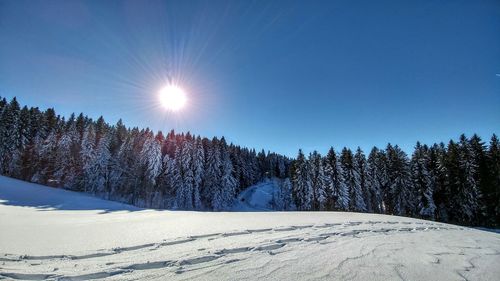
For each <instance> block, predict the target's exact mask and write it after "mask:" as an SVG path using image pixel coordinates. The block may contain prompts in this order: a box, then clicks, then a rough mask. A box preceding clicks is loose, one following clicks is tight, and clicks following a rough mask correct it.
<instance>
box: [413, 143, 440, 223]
mask: <svg viewBox="0 0 500 281" xmlns="http://www.w3.org/2000/svg"><path fill="white" fill-rule="evenodd" d="M429 162H430V159H429V154H428V149H427V147H426V146H422V145H421V144H420V142H417V145H416V146H415V151H414V152H413V155H412V159H411V172H412V180H413V188H414V190H415V192H416V202H415V206H416V208H417V209H416V211H415V214H416V215H419V216H421V217H423V218H427V219H434V212H435V210H436V206H435V205H434V199H433V193H434V181H433V179H432V176H431V173H430V172H429V170H428V166H429Z"/></svg>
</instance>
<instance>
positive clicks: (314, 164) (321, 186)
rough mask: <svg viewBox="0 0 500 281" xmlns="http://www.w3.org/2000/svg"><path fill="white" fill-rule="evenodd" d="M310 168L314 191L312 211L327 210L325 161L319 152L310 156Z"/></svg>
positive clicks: (312, 194) (312, 193)
mask: <svg viewBox="0 0 500 281" xmlns="http://www.w3.org/2000/svg"><path fill="white" fill-rule="evenodd" d="M309 167H310V169H309V173H310V178H311V191H312V192H311V197H312V198H311V210H314V211H316V210H320V209H325V204H326V197H327V194H326V190H325V174H324V169H323V159H322V157H321V155H320V154H319V153H318V152H317V151H314V152H313V153H312V154H310V155H309Z"/></svg>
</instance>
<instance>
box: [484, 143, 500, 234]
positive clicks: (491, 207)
mask: <svg viewBox="0 0 500 281" xmlns="http://www.w3.org/2000/svg"><path fill="white" fill-rule="evenodd" d="M487 155H488V158H487V165H488V171H489V181H488V182H489V185H488V188H487V190H486V191H485V194H484V196H485V198H484V202H485V204H486V214H487V218H488V219H487V221H486V224H487V225H489V226H492V227H498V226H500V145H499V142H498V138H497V136H496V135H495V134H493V136H492V137H491V141H490V146H489V149H488V152H487Z"/></svg>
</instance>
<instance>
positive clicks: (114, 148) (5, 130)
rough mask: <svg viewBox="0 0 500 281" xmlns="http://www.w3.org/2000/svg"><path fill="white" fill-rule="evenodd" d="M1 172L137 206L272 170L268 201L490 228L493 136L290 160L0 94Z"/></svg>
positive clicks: (233, 184) (498, 165)
mask: <svg viewBox="0 0 500 281" xmlns="http://www.w3.org/2000/svg"><path fill="white" fill-rule="evenodd" d="M0 174H3V175H6V176H10V177H14V178H18V179H22V180H25V181H30V182H34V183H39V184H44V185H49V186H54V187H60V188H65V189H69V190H74V191H80V192H87V193H91V194H93V195H95V196H98V197H101V198H105V199H109V200H115V201H120V202H125V203H129V204H134V205H136V206H140V207H148V208H162V209H183V210H215V211H220V210H228V209H230V208H231V206H232V205H233V203H234V200H235V198H236V196H237V194H238V193H239V192H240V191H242V190H243V189H245V188H247V187H248V186H251V185H253V184H255V183H257V182H259V181H262V180H264V179H266V178H275V179H276V181H277V183H278V184H277V186H278V188H277V189H276V190H275V194H274V196H273V197H274V198H273V208H275V209H276V210H300V211H355V212H372V213H382V214H394V215H403V216H412V217H419V218H425V219H432V220H438V221H443V222H452V223H458V224H464V225H483V226H498V225H500V152H499V144H498V138H497V137H496V135H493V136H492V137H491V140H490V142H489V144H488V145H486V144H485V143H484V142H483V141H482V140H481V138H480V137H479V136H477V135H473V136H472V137H471V138H467V137H466V136H464V135H462V136H460V138H459V140H458V141H453V140H450V141H449V143H448V144H447V145H445V144H444V143H440V144H433V145H431V146H427V145H423V144H420V143H419V142H417V144H416V146H415V149H414V152H413V154H412V155H411V156H408V155H407V154H406V153H405V152H404V151H403V150H402V149H401V148H399V147H398V146H397V145H391V144H388V145H387V147H386V148H385V149H379V148H377V147H374V148H373V149H372V150H371V151H370V153H369V154H368V156H367V157H366V155H365V154H364V152H363V151H362V150H361V149H360V148H358V149H357V150H356V151H354V152H353V151H352V150H350V149H349V148H343V149H342V150H341V151H340V152H338V153H337V152H336V151H335V150H334V149H333V148H331V149H330V150H329V151H328V153H327V154H326V155H325V156H322V155H320V154H319V153H318V152H316V151H315V152H312V153H310V154H309V155H308V156H307V157H306V155H304V153H303V152H302V150H299V153H298V155H297V157H296V158H295V159H290V158H288V157H285V156H283V155H279V154H276V153H271V152H267V153H266V152H265V151H260V152H256V151H255V150H254V149H249V148H244V147H240V146H237V145H234V144H228V143H227V142H226V140H225V139H224V137H222V138H216V137H214V138H213V139H207V138H202V137H200V136H195V135H191V134H190V133H186V134H184V133H180V134H179V133H175V132H174V131H173V130H172V131H170V132H168V133H167V134H166V135H164V134H163V132H161V131H159V132H157V133H154V132H153V131H151V130H150V129H148V128H146V129H139V128H137V127H135V128H127V127H126V126H125V125H124V124H123V122H122V121H121V120H120V121H118V122H117V123H116V124H114V125H110V124H108V123H106V122H105V121H104V119H103V118H102V117H100V118H98V119H97V120H92V119H91V118H89V117H87V116H85V115H83V114H79V115H78V116H76V115H75V114H72V115H71V116H70V117H69V118H67V119H65V118H64V117H61V116H59V115H57V114H56V112H55V111H54V109H52V108H49V109H46V110H44V111H42V110H40V109H39V108H37V107H30V108H28V107H27V106H24V107H22V108H21V107H20V105H19V103H18V102H17V100H16V98H13V99H12V100H11V101H9V102H8V101H7V100H6V99H5V98H3V99H0Z"/></svg>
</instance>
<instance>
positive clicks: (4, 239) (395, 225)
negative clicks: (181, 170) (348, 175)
mask: <svg viewBox="0 0 500 281" xmlns="http://www.w3.org/2000/svg"><path fill="white" fill-rule="evenodd" d="M0 225H1V226H2V230H1V231H0V259H1V263H0V277H3V278H5V279H7V280H10V279H14V280H18V279H19V280H21V279H22V280H27V279H29V280H44V279H48V280H53V279H59V280H88V279H106V280H137V279H141V280H236V279H238V280H257V279H259V280H331V279H336V280H367V279H370V280H461V279H464V280H498V276H500V269H499V268H498V264H499V263H500V256H499V254H500V235H499V234H495V233H490V232H485V231H480V230H475V229H470V228H463V227H458V226H454V225H448V224H442V223H435V222H430V221H423V220H418V219H411V218H404V217H395V216H387V215H378V214H360V213H341V212H329V213H328V212H314V213H313V212H287V213H284V212H230V213H228V212H217V213H211V212H208V213H207V212H186V211H157V210H146V209H138V208H136V207H132V206H129V205H124V204H118V203H114V202H109V201H105V200H101V199H96V198H93V197H89V196H87V195H84V194H81V193H74V192H69V191H65V190H61V189H54V188H49V187H44V186H40V185H35V184H31V183H26V182H22V181H18V180H13V179H10V178H6V177H0Z"/></svg>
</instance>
